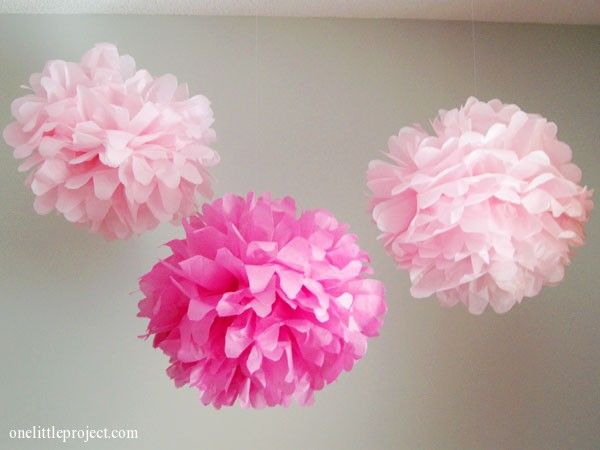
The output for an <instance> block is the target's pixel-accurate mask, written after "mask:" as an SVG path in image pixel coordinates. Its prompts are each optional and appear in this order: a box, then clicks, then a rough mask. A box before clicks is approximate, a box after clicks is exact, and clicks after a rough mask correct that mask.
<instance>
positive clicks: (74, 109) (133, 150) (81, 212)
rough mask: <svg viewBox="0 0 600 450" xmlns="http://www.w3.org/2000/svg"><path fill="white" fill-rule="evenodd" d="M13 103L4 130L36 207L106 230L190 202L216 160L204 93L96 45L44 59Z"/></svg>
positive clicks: (147, 224) (189, 206) (182, 210)
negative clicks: (64, 57)
mask: <svg viewBox="0 0 600 450" xmlns="http://www.w3.org/2000/svg"><path fill="white" fill-rule="evenodd" d="M29 84H30V87H29V89H30V90H31V93H29V94H28V95H25V96H24V97H20V98H17V99H16V100H15V101H13V103H12V105H11V110H12V115H13V116H14V118H15V119H16V120H15V121H14V122H12V123H11V124H9V125H8V126H7V127H6V128H5V130H4V133H3V134H4V139H5V141H6V143H7V144H8V145H10V146H11V147H14V156H15V158H18V159H24V160H25V161H24V162H23V163H22V164H21V166H20V167H19V170H20V171H30V173H29V176H28V177H27V181H26V183H27V184H28V186H30V187H31V190H32V191H33V193H34V194H35V196H36V198H35V202H34V208H35V210H36V211H37V212H38V213H39V214H47V213H49V212H51V211H52V210H56V211H58V212H59V213H61V214H63V215H64V216H65V218H66V219H67V220H68V221H70V222H74V223H76V224H81V225H84V226H87V227H89V229H90V230H91V231H94V232H101V233H102V234H103V235H104V236H105V237H106V238H108V239H114V238H127V237H129V236H131V235H132V234H139V233H142V232H144V231H146V230H149V229H152V228H154V227H156V226H157V225H158V224H159V223H161V222H165V221H174V222H179V221H180V220H181V218H182V217H186V216H188V215H190V214H192V213H193V212H195V211H196V210H197V194H202V195H203V196H206V197H210V196H211V195H212V191H211V177H210V175H209V173H208V171H207V169H208V168H209V167H211V166H214V165H215V164H217V163H218V161H219V156H218V154H217V153H216V152H215V151H214V150H212V149H211V148H209V147H208V146H209V145H210V144H211V143H212V142H213V141H214V140H215V132H214V130H213V129H212V128H211V125H212V123H213V121H214V119H213V112H212V110H211V108H210V102H209V101H208V99H206V98H205V97H203V96H201V95H196V96H193V97H190V96H189V94H188V89H187V86H186V85H185V84H178V82H177V79H176V78H175V76H174V75H171V74H166V75H163V76H161V77H159V78H153V77H152V75H150V74H149V73H148V72H147V71H146V70H136V68H135V61H134V60H133V58H132V57H131V56H129V55H122V56H120V55H119V52H118V50H117V48H116V47H115V46H114V45H112V44H98V45H96V46H95V47H94V48H92V49H91V50H89V51H88V52H87V53H86V54H85V55H83V57H82V59H81V62H80V63H74V62H66V61H60V60H54V61H49V62H48V63H47V64H46V66H45V67H44V70H43V71H42V73H41V74H40V73H36V74H33V75H32V76H31V77H30V79H29Z"/></svg>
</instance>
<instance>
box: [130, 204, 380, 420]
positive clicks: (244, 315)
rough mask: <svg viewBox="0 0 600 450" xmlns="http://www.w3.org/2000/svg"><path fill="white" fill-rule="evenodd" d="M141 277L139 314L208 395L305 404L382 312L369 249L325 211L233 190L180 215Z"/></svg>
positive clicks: (361, 347)
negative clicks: (180, 234)
mask: <svg viewBox="0 0 600 450" xmlns="http://www.w3.org/2000/svg"><path fill="white" fill-rule="evenodd" d="M184 228H185V233H186V236H185V238H184V239H180V240H173V241H171V242H169V244H168V246H169V247H170V249H171V251H172V254H171V255H170V256H169V257H167V258H166V259H165V260H163V261H161V262H159V263H157V264H156V265H155V266H154V267H153V268H152V270H151V271H150V272H149V273H147V274H146V275H144V276H143V277H142V278H141V279H140V288H141V290H142V292H143V294H144V296H145V298H144V299H143V300H142V301H140V303H139V309H140V312H139V314H138V315H139V316H141V317H147V318H149V319H150V321H149V324H148V335H154V346H155V347H159V348H160V349H161V350H162V351H163V352H164V353H166V354H167V355H168V356H169V358H170V362H171V365H170V367H169V369H168V370H167V373H168V374H169V376H170V377H172V378H173V379H174V381H175V383H176V385H177V386H182V385H185V384H189V385H190V386H194V387H196V388H198V389H199V390H200V392H201V400H202V402H203V403H204V404H206V405H208V404H211V403H212V404H213V405H214V406H215V407H217V408H220V407H221V406H223V405H226V406H229V405H232V404H234V403H235V401H236V399H239V402H240V403H241V405H242V406H246V407H255V408H260V407H264V406H275V405H288V404H290V403H291V402H292V400H294V399H295V400H296V401H297V402H298V403H300V404H309V403H310V402H311V401H312V397H313V392H314V391H316V390H319V389H322V388H323V387H324V386H325V385H327V384H329V383H331V382H332V381H334V380H335V379H336V378H337V377H338V376H339V375H340V373H341V372H342V371H343V370H346V371H347V370H350V369H351V368H352V366H353V365H354V363H355V362H356V361H357V360H358V359H360V358H362V357H363V356H364V355H365V352H366V350H367V338H368V337H371V336H376V335H377V334H378V332H379V329H380V327H381V325H382V321H383V316H384V315H385V313H386V304H385V301H384V292H383V284H382V283H381V282H379V281H376V280H373V279H369V278H366V277H365V275H366V274H368V273H371V270H370V268H369V258H368V255H367V254H366V253H365V252H364V251H361V249H360V248H359V247H358V244H357V238H356V236H354V235H352V234H348V233H347V226H346V225H343V224H340V223H338V222H337V221H336V219H335V218H334V217H333V216H332V215H331V214H330V213H329V212H327V211H325V210H313V211H307V212H304V213H302V214H301V215H300V217H299V218H297V217H296V206H295V203H294V201H293V200H292V199H291V198H284V199H282V200H272V199H271V198H270V197H269V196H268V195H263V196H256V195H254V194H253V193H250V194H248V196H247V197H246V198H243V197H239V196H235V195H232V194H228V195H225V196H224V197H223V198H221V199H218V200H216V201H214V202H213V203H212V204H204V206H203V209H202V213H200V214H198V215H194V216H192V217H191V218H190V219H189V221H184Z"/></svg>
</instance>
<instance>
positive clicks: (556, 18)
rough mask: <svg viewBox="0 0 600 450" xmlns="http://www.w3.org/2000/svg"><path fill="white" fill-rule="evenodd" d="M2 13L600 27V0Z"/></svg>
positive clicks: (416, 0) (61, 4) (223, 4)
mask: <svg viewBox="0 0 600 450" xmlns="http://www.w3.org/2000/svg"><path fill="white" fill-rule="evenodd" d="M0 13H63V14H84V13H101V14H185V15H219V16H253V15H259V16H283V17H354V18H400V19H429V20H471V17H472V14H473V15H474V16H475V20H477V21H486V22H534V23H565V24H600V0H0Z"/></svg>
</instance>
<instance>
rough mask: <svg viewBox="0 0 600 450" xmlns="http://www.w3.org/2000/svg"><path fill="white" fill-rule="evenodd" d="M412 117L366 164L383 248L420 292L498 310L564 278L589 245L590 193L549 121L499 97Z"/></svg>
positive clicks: (447, 302)
mask: <svg viewBox="0 0 600 450" xmlns="http://www.w3.org/2000/svg"><path fill="white" fill-rule="evenodd" d="M432 125H433V130H434V133H433V135H430V134H429V133H427V132H426V131H424V130H423V129H422V128H421V127H420V126H418V125H415V126H413V127H405V128H402V129H401V130H400V133H399V134H398V136H393V137H392V138H390V141H389V154H388V156H389V157H390V158H391V160H392V161H391V162H383V161H372V162H371V163H370V165H369V170H368V172H367V180H368V186H369V188H370V190H371V191H372V193H373V195H372V199H371V202H370V209H371V211H372V215H373V219H374V220H375V222H376V224H377V226H378V228H379V229H380V230H381V232H382V235H381V238H382V239H383V243H384V246H385V248H386V250H387V251H388V252H389V253H390V254H391V255H392V256H393V257H394V259H395V260H396V262H397V263H398V265H399V267H401V268H403V269H407V270H408V271H409V273H410V278H411V282H412V289H411V293H412V294H413V296H415V297H427V296H429V295H431V294H437V296H438V298H439V299H440V302H441V303H442V304H443V305H445V306H453V305H455V304H456V303H458V302H462V303H464V304H465V305H466V306H467V307H468V309H469V311H470V312H471V313H474V314H480V313H482V312H483V311H484V309H485V308H486V306H487V305H488V303H489V304H490V305H491V307H492V308H493V309H494V310H495V311H496V312H498V313H503V312H506V311H508V310H509V309H510V308H511V307H512V306H513V305H514V304H515V303H516V302H520V301H521V300H522V299H523V297H531V296H534V295H536V294H538V293H539V291H540V289H541V288H542V286H543V285H545V284H554V283H558V282H559V281H561V280H562V278H563V276H564V267H565V265H567V264H568V263H569V262H570V254H571V247H572V246H578V245H582V244H583V241H584V232H583V225H584V223H585V222H586V221H587V220H588V217H589V212H590V210H591V209H592V206H593V203H592V201H591V194H592V193H591V191H590V190H588V189H587V188H586V187H582V186H581V185H580V181H581V171H580V170H579V168H578V167H577V166H575V165H574V164H573V163H571V149H570V148H569V146H568V145H567V144H565V143H564V142H561V141H559V140H558V139H557V137H556V132H557V128H556V125H555V124H554V123H552V122H548V121H547V120H546V119H544V118H543V117H541V116H539V115H536V114H527V113H525V112H523V111H521V110H520V109H519V108H518V107H517V106H516V105H505V104H503V103H502V102H500V101H499V100H492V101H490V102H489V103H484V102H480V101H478V100H477V99H476V98H473V97H471V98H469V99H468V100H467V102H466V104H465V106H464V107H462V108H460V109H453V110H451V111H440V113H439V116H438V118H437V119H436V120H435V121H434V122H433V124H432Z"/></svg>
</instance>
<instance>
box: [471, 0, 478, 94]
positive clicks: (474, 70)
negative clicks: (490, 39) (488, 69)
mask: <svg viewBox="0 0 600 450" xmlns="http://www.w3.org/2000/svg"><path fill="white" fill-rule="evenodd" d="M471 43H472V45H473V95H477V64H476V59H477V52H476V50H475V0H471Z"/></svg>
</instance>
